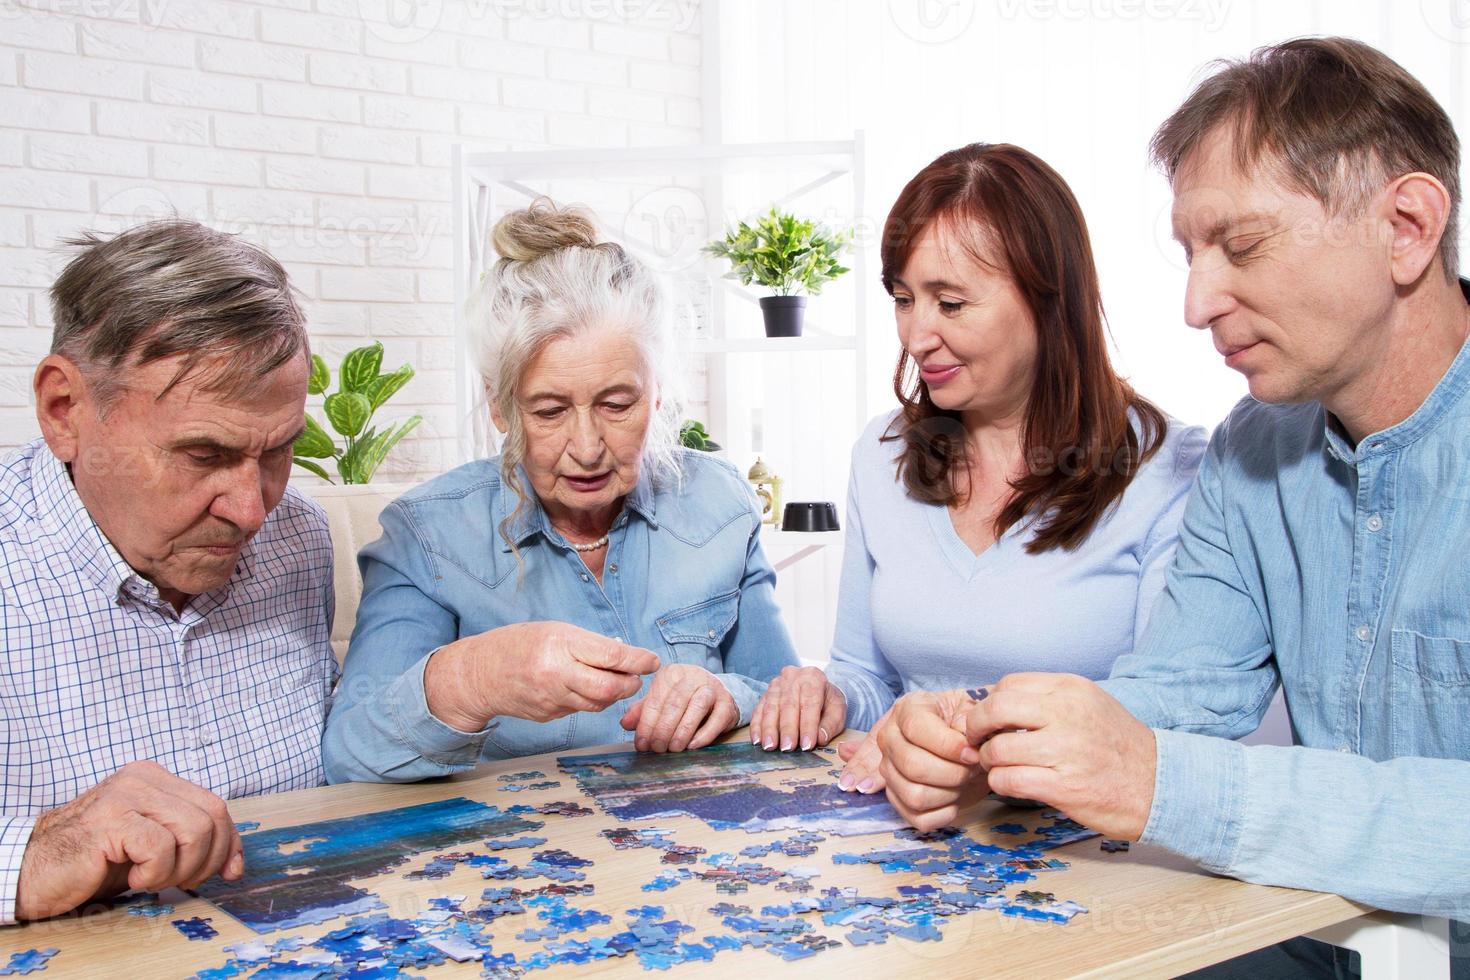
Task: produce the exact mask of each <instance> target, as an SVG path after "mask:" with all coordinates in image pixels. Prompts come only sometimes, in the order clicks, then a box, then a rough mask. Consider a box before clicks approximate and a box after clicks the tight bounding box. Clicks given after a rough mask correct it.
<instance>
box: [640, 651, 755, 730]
mask: <svg viewBox="0 0 1470 980" xmlns="http://www.w3.org/2000/svg"><path fill="white" fill-rule="evenodd" d="M739 720H740V709H739V708H737V707H736V706H735V699H734V698H733V697H731V696H730V692H729V691H728V690H726V688H725V685H724V684H723V683H721V681H720V679H719V678H718V677H716V676H715V675H714V674H711V673H710V672H709V671H707V670H705V669H704V668H703V667H697V666H695V665H694V664H669V665H668V666H667V667H664V668H663V669H662V670H660V671H659V672H658V673H657V674H654V675H653V683H652V684H650V685H648V693H647V694H645V695H644V696H643V697H642V698H640V699H638V700H637V701H634V702H633V703H632V704H631V705H630V706H629V707H628V710H627V711H626V712H625V713H624V714H623V718H622V721H621V724H622V726H623V727H624V728H625V729H629V730H631V731H633V747H634V748H635V749H637V750H638V751H639V752H683V751H684V750H685V749H702V748H704V747H705V746H706V745H708V744H710V743H711V742H713V741H714V740H715V739H717V738H719V737H720V736H721V735H723V734H725V733H726V732H728V731H729V730H730V729H732V728H734V727H735V723H736V722H738V721H739Z"/></svg>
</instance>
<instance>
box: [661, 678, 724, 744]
mask: <svg viewBox="0 0 1470 980" xmlns="http://www.w3.org/2000/svg"><path fill="white" fill-rule="evenodd" d="M714 707H715V692H714V691H712V690H710V688H709V685H705V686H703V687H701V688H699V689H698V690H696V691H695V692H694V694H693V695H692V696H691V697H690V698H689V706H688V707H687V708H685V709H684V716H683V717H682V718H680V719H679V723H678V724H677V725H676V726H674V733H673V735H672V736H670V738H669V742H668V750H669V751H670V752H683V751H684V750H685V749H687V748H689V740H690V739H691V738H693V737H694V733H695V732H697V731H699V726H700V725H703V724H704V720H705V719H706V718H708V717H709V715H710V712H711V711H713V710H714Z"/></svg>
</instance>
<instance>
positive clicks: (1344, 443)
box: [1322, 279, 1470, 463]
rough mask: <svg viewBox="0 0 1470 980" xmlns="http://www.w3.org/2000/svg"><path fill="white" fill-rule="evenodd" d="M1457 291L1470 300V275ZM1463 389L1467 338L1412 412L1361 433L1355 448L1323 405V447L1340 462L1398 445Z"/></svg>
mask: <svg viewBox="0 0 1470 980" xmlns="http://www.w3.org/2000/svg"><path fill="white" fill-rule="evenodd" d="M1460 292H1461V293H1462V294H1463V295H1464V297H1465V301H1466V302H1467V303H1470V279H1461V280H1460ZM1467 389H1470V340H1467V341H1466V342H1465V343H1464V344H1462V345H1461V346H1460V352H1459V353H1458V354H1456V355H1455V359H1454V360H1453V361H1451V362H1450V367H1449V370H1447V371H1446V372H1445V373H1444V377H1442V378H1440V379H1439V383H1438V384H1436V385H1435V386H1434V389H1433V390H1432V391H1430V393H1429V397H1428V398H1426V399H1424V403H1423V404H1422V405H1420V406H1419V407H1418V408H1417V409H1415V410H1414V413H1413V414H1412V415H1410V416H1409V417H1408V418H1406V419H1404V420H1403V421H1402V422H1400V423H1398V424H1397V425H1393V426H1389V427H1388V428H1387V429H1383V430H1381V431H1379V432H1374V433H1372V434H1371V435H1368V436H1366V437H1364V438H1363V440H1362V441H1361V442H1359V443H1358V445H1357V447H1356V448H1354V447H1353V446H1351V445H1349V444H1348V440H1347V439H1346V438H1345V437H1344V436H1343V435H1342V433H1340V432H1339V431H1338V426H1337V425H1336V424H1335V420H1334V418H1333V417H1332V413H1330V412H1328V411H1327V410H1326V409H1325V408H1324V409H1323V410H1322V423H1323V426H1324V427H1325V429H1326V432H1327V438H1326V443H1325V444H1326V447H1327V451H1328V452H1329V453H1331V454H1332V455H1333V456H1335V457H1337V458H1338V459H1341V460H1343V461H1344V462H1348V463H1356V462H1358V461H1360V460H1363V459H1367V458H1369V457H1372V456H1378V455H1382V454H1384V453H1391V452H1395V451H1397V450H1399V449H1402V448H1403V447H1405V446H1407V445H1409V444H1410V443H1412V442H1414V441H1415V440H1417V439H1419V437H1421V436H1423V435H1424V434H1425V433H1426V432H1428V431H1430V430H1431V429H1433V428H1434V427H1435V426H1436V425H1438V424H1439V423H1440V420H1441V419H1443V418H1444V417H1445V416H1446V415H1447V414H1448V413H1449V411H1450V410H1451V409H1452V408H1453V407H1454V406H1455V405H1456V404H1457V403H1458V402H1459V401H1460V399H1461V398H1462V397H1463V396H1464V394H1465V392H1466V390H1467Z"/></svg>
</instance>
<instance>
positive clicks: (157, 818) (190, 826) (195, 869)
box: [125, 777, 234, 886]
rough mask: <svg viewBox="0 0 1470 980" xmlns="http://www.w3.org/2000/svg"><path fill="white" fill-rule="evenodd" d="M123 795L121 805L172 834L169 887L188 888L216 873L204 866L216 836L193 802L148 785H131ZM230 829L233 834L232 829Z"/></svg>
mask: <svg viewBox="0 0 1470 980" xmlns="http://www.w3.org/2000/svg"><path fill="white" fill-rule="evenodd" d="M175 778H177V777H175ZM180 782H182V780H180ZM127 793H128V799H127V800H126V801H125V805H128V806H130V807H131V808H132V809H133V810H134V812H136V813H138V814H139V815H140V816H143V817H146V818H147V819H149V820H151V821H153V822H154V823H157V824H160V825H161V826H163V827H164V828H165V829H167V830H168V832H169V833H170V834H172V835H173V838H174V850H175V854H174V867H173V871H172V875H173V877H172V878H171V880H170V881H169V884H171V885H185V886H188V885H190V883H192V882H195V881H203V880H204V878H205V877H208V876H209V875H211V874H213V873H214V872H215V871H216V870H218V868H217V867H213V868H212V867H209V866H208V861H209V858H210V853H211V852H212V851H213V850H214V835H215V833H216V830H215V824H214V820H213V819H212V817H211V816H210V814H208V813H206V812H205V811H204V810H202V809H200V808H199V807H198V806H196V805H195V804H194V802H193V800H190V799H187V798H186V796H185V794H184V793H178V794H175V793H170V792H166V791H164V790H162V789H158V788H157V787H156V786H155V785H153V784H152V783H151V782H147V781H134V782H131V783H129V784H128V787H127ZM211 796H212V794H211ZM230 829H231V831H233V829H234V828H233V827H231V828H230ZM225 840H226V841H227V842H228V841H229V840H230V838H229V837H228V836H226V838H225ZM220 864H221V865H223V864H224V853H223V851H221V854H220Z"/></svg>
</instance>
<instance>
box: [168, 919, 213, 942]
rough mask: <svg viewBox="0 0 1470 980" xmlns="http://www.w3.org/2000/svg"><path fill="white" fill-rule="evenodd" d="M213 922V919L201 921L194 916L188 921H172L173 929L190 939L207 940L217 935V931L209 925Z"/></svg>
mask: <svg viewBox="0 0 1470 980" xmlns="http://www.w3.org/2000/svg"><path fill="white" fill-rule="evenodd" d="M213 921H214V920H213V919H201V918H199V917H198V916H197V915H196V916H194V917H193V918H189V919H174V920H173V927H174V928H175V929H177V930H179V932H182V933H183V934H184V935H185V936H187V937H188V938H190V939H196V940H207V939H213V938H214V937H215V936H218V935H219V932H218V930H216V929H215V928H214V926H212V925H210V923H211V922H213Z"/></svg>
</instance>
